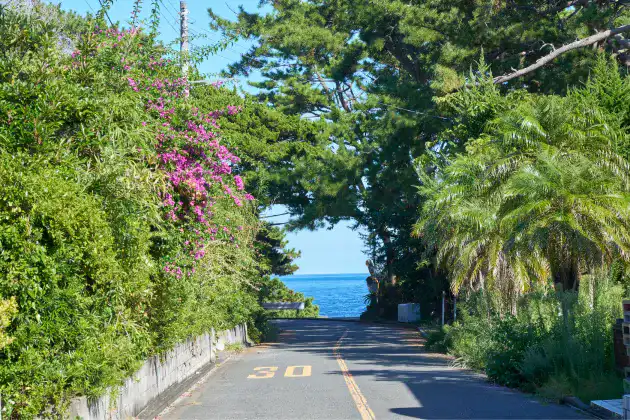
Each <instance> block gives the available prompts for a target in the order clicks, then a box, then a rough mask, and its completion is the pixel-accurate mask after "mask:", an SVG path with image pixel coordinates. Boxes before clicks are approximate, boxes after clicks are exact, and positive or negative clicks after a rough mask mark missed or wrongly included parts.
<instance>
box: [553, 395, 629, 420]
mask: <svg viewBox="0 0 630 420" xmlns="http://www.w3.org/2000/svg"><path fill="white" fill-rule="evenodd" d="M560 402H561V403H562V404H565V405H568V406H569V407H571V408H573V409H575V410H577V411H580V412H582V413H584V414H586V415H589V416H591V417H593V418H596V419H610V418H617V417H616V416H611V415H610V413H608V412H605V411H604V410H601V409H596V408H593V407H591V406H589V405H588V404H586V403H584V401H582V400H581V399H579V398H578V397H573V396H570V395H569V396H565V397H562V398H561V399H560Z"/></svg>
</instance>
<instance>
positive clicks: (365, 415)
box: [333, 330, 376, 420]
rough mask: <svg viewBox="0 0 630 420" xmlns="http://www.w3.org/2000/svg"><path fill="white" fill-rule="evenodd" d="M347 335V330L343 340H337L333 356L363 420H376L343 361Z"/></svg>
mask: <svg viewBox="0 0 630 420" xmlns="http://www.w3.org/2000/svg"><path fill="white" fill-rule="evenodd" d="M346 335H348V330H345V331H344V333H343V335H342V336H341V338H339V340H337V343H336V344H335V347H334V348H333V354H334V355H335V358H336V359H337V363H339V368H340V369H341V372H342V373H343V379H345V381H346V386H347V387H348V391H350V395H351V396H352V399H353V400H354V404H355V405H356V406H357V410H359V414H361V418H362V419H363V420H374V419H376V417H375V416H374V412H373V411H372V409H371V408H370V406H369V405H368V403H367V400H366V399H365V396H364V395H363V394H362V393H361V390H360V389H359V385H357V383H356V382H355V381H354V378H353V377H352V374H351V373H350V370H349V369H348V365H346V361H345V360H343V357H342V356H341V351H340V350H341V343H342V341H343V339H344V338H346Z"/></svg>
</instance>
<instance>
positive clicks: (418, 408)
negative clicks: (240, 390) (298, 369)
mask: <svg viewBox="0 0 630 420" xmlns="http://www.w3.org/2000/svg"><path fill="white" fill-rule="evenodd" d="M276 322H277V325H278V327H279V328H280V329H281V330H282V331H283V333H281V334H280V339H279V343H276V344H274V346H279V347H282V348H284V349H286V350H290V351H295V352H304V353H311V354H318V355H320V356H324V357H329V358H334V355H333V352H332V350H333V347H334V345H335V343H336V341H337V340H338V339H339V338H340V337H341V336H342V335H343V334H344V332H345V331H346V330H348V335H347V337H346V338H345V339H344V340H343V346H342V350H341V354H342V356H343V358H344V360H345V361H346V363H347V364H348V366H349V369H350V371H351V373H352V375H353V377H354V378H355V380H356V381H357V383H358V385H359V387H360V388H361V390H362V391H363V393H364V394H366V397H367V400H368V401H369V403H370V405H372V409H373V410H374V411H375V413H377V417H379V415H378V414H379V411H380V412H381V414H382V415H383V416H385V417H386V416H387V415H389V416H395V415H398V416H405V417H411V418H424V419H437V418H484V419H505V418H511V419H516V418H519V419H543V418H544V419H569V418H585V417H584V416H581V415H580V414H579V413H578V412H576V411H574V410H572V409H571V408H569V407H566V406H560V405H555V404H542V403H541V402H539V401H537V400H535V399H534V398H533V397H532V396H529V395H527V394H523V393H521V392H518V391H514V390H510V389H508V388H505V387H501V386H496V385H493V384H491V383H489V382H487V381H486V380H485V378H484V377H483V376H482V375H478V374H475V373H473V372H470V371H467V370H464V369H459V368H456V367H453V366H451V365H450V364H449V362H450V358H448V357H447V356H444V355H441V354H435V353H429V352H426V351H425V349H424V346H423V343H424V340H423V339H422V338H421V336H420V334H418V333H417V332H416V331H415V330H411V329H405V328H400V327H397V326H395V325H377V324H364V323H350V322H335V321H318V320H308V321H307V320H291V321H289V320H282V321H276ZM328 374H330V375H341V374H342V373H341V371H331V372H328ZM383 382H386V384H383ZM401 384H403V385H404V388H401V386H400V385H401ZM405 388H406V390H405ZM401 389H402V390H405V393H407V392H409V393H411V394H412V395H413V397H414V398H415V400H416V401H415V402H416V405H415V406H406V407H397V408H392V405H391V404H392V403H395V402H397V401H398V402H402V401H409V398H407V399H405V398H403V396H402V395H400V394H401ZM388 392H389V393H391V394H392V395H387V393H388ZM374 394H376V395H374ZM410 405H412V404H410ZM394 406H395V405H394ZM383 410H387V411H386V413H387V414H385V413H383Z"/></svg>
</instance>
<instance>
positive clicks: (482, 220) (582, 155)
mask: <svg viewBox="0 0 630 420" xmlns="http://www.w3.org/2000/svg"><path fill="white" fill-rule="evenodd" d="M486 90H489V92H486ZM495 90H496V88H495V87H494V85H492V83H489V82H488V81H485V80H481V81H479V86H478V87H476V88H475V89H474V90H473V91H467V92H463V93H460V94H457V95H454V97H451V98H449V102H450V104H449V105H450V106H453V107H456V108H457V109H458V110H459V112H460V115H461V114H462V109H463V108H464V106H465V104H466V103H471V102H472V103H475V104H476V106H478V104H484V101H491V102H490V103H487V104H484V105H485V106H487V107H488V109H492V112H493V113H494V115H492V116H489V117H488V118H487V121H486V123H485V124H484V129H483V130H482V131H481V133H479V134H477V136H476V137H475V138H471V139H470V140H468V143H467V146H466V151H465V152H464V153H461V154H458V155H457V156H456V157H455V158H453V159H451V160H449V161H448V162H447V163H446V164H444V165H441V166H438V168H439V169H437V171H438V172H439V175H438V176H435V175H434V174H433V173H432V174H431V175H429V176H426V175H425V176H423V177H422V181H423V187H422V192H423V194H424V196H425V198H426V201H425V203H424V209H423V215H422V218H421V221H420V222H419V223H418V225H417V230H418V233H419V234H420V235H422V236H423V238H424V239H425V240H426V241H427V243H429V244H431V245H432V246H433V247H435V248H436V250H437V259H438V261H439V262H440V263H442V264H443V265H444V267H446V269H447V270H448V271H449V273H450V274H451V276H450V280H451V284H452V289H453V291H454V292H458V291H459V290H460V289H461V288H462V287H465V288H475V289H478V288H484V287H490V288H498V289H500V290H501V291H502V292H503V294H504V295H506V296H510V295H512V296H520V294H521V293H522V292H523V291H525V290H527V288H529V287H531V285H532V284H533V283H536V282H545V281H547V280H548V279H549V278H553V279H554V280H555V281H556V282H558V283H561V284H562V285H563V287H564V288H565V289H566V290H569V289H572V288H575V287H577V282H578V281H579V278H580V275H581V273H585V272H588V271H589V270H592V269H595V268H598V267H601V266H602V265H608V264H610V263H612V261H614V260H615V259H618V258H624V259H625V258H626V256H627V255H628V250H629V248H628V247H629V246H630V225H628V221H629V220H630V214H629V213H628V212H629V211H630V190H629V189H628V188H629V185H630V184H628V170H629V169H630V165H629V164H628V160H627V156H628V151H630V147H629V146H630V137H629V136H628V126H626V125H625V123H624V119H625V116H624V115H619V113H614V112H610V110H609V109H608V108H613V109H626V108H627V107H625V108H624V106H623V105H622V104H624V103H627V101H628V99H630V79H628V78H626V79H622V78H621V77H620V75H619V72H618V69H617V67H616V66H615V65H614V64H610V65H609V64H608V63H607V62H606V61H605V59H604V58H602V59H601V60H600V63H599V65H598V66H597V67H596V68H595V71H594V74H593V77H592V78H591V79H590V80H589V82H588V84H587V85H586V86H585V87H584V88H581V89H577V90H573V91H571V92H570V93H569V94H568V95H567V96H565V97H559V96H555V95H544V96H539V95H531V94H527V93H526V92H518V91H515V92H512V93H511V94H510V95H509V96H500V95H498V93H497V92H493V91H495ZM602 92H606V93H607V94H606V95H602ZM624 112H627V111H624ZM435 170H436V169H433V171H435ZM512 301H514V299H512Z"/></svg>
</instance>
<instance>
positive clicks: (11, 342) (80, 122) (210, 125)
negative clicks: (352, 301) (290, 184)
mask: <svg viewBox="0 0 630 420" xmlns="http://www.w3.org/2000/svg"><path fill="white" fill-rule="evenodd" d="M106 4H107V2H106ZM139 4H140V2H136V3H135V7H136V10H133V11H132V9H131V8H130V13H131V12H133V14H132V16H131V18H130V22H128V23H127V25H126V26H125V27H124V28H123V27H118V26H110V25H107V24H106V23H105V20H104V16H103V13H104V11H103V10H101V12H99V14H98V15H97V16H88V17H81V16H76V15H74V14H71V13H66V12H62V11H60V10H59V9H58V8H57V7H54V6H49V5H46V4H42V3H40V2H37V1H35V2H30V1H25V2H10V4H6V5H0V87H1V89H0V184H1V185H2V188H1V189H0V255H1V258H0V273H1V274H0V296H1V297H2V301H1V302H0V393H1V395H2V410H3V411H2V416H3V417H6V418H33V417H35V416H38V415H39V416H45V417H61V416H62V415H63V412H64V410H65V408H66V407H67V405H68V403H69V401H70V399H71V398H73V397H75V396H78V395H87V396H88V397H97V396H100V395H101V394H103V393H104V392H106V391H107V389H108V388H109V387H115V386H117V385H119V384H120V383H122V381H123V380H124V379H125V378H126V377H128V376H129V375H130V374H131V373H133V372H134V370H135V369H137V367H139V365H140V364H141V363H142V361H143V360H144V359H146V358H147V357H148V356H150V355H153V354H158V353H160V352H162V351H165V350H169V349H170V348H172V346H174V345H175V344H176V343H178V342H180V341H182V340H184V339H186V338H187V337H189V336H194V335H198V334H201V333H203V332H206V331H209V330H210V328H215V329H217V330H222V329H227V328H231V327H232V326H235V325H237V324H241V323H248V324H249V327H250V328H249V331H250V334H251V336H252V338H253V339H255V340H260V339H261V338H262V334H264V332H265V330H266V328H267V327H266V320H267V318H268V315H267V314H265V313H264V311H263V309H262V308H261V306H260V302H261V301H262V300H263V296H261V295H260V293H259V291H260V290H261V288H265V290H267V291H268V293H275V292H277V293H280V294H283V296H284V295H285V294H287V293H288V292H287V291H286V287H284V285H283V284H281V283H279V282H277V281H276V282H273V281H271V280H270V276H271V275H273V274H284V273H285V272H287V271H291V270H295V266H294V265H292V259H293V257H294V255H295V253H292V251H287V253H286V254H284V251H283V246H284V242H283V241H282V234H281V232H280V231H279V230H277V228H276V229H275V230H274V229H273V228H271V227H268V228H265V229H261V222H260V221H259V220H258V207H257V205H256V200H255V198H254V197H253V196H252V195H251V194H250V193H248V192H247V190H246V189H245V188H246V186H245V183H246V179H247V175H246V174H244V170H243V168H242V167H241V166H240V162H241V159H240V158H239V156H238V155H237V154H235V153H233V151H234V149H233V148H232V147H230V145H229V144H228V143H227V140H226V139H225V138H224V137H223V136H222V133H221V130H220V128H219V125H220V124H221V122H222V121H223V120H225V119H227V118H230V117H233V116H234V115H236V114H238V113H239V112H241V111H242V105H243V104H242V99H241V98H240V97H239V96H238V95H236V94H235V93H234V92H233V91H230V90H228V89H226V88H224V87H222V86H221V84H220V83H215V84H214V85H208V86H199V87H195V88H194V89H191V88H190V86H189V85H188V83H187V81H186V80H184V79H182V78H181V68H180V63H179V56H178V55H177V54H174V53H173V52H172V51H171V50H170V49H169V48H167V47H166V46H164V45H162V44H161V43H159V42H157V41H156V39H155V35H156V34H155V31H154V28H155V27H156V25H155V22H154V21H153V22H152V21H149V22H146V24H140V22H139V21H138V20H137V8H138V6H139ZM191 77H194V78H201V76H200V75H198V74H197V73H196V72H195V70H194V67H193V68H192V69H191ZM187 90H189V91H190V95H189V97H186V91H187ZM270 232H271V233H270ZM315 312H316V310H315Z"/></svg>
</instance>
